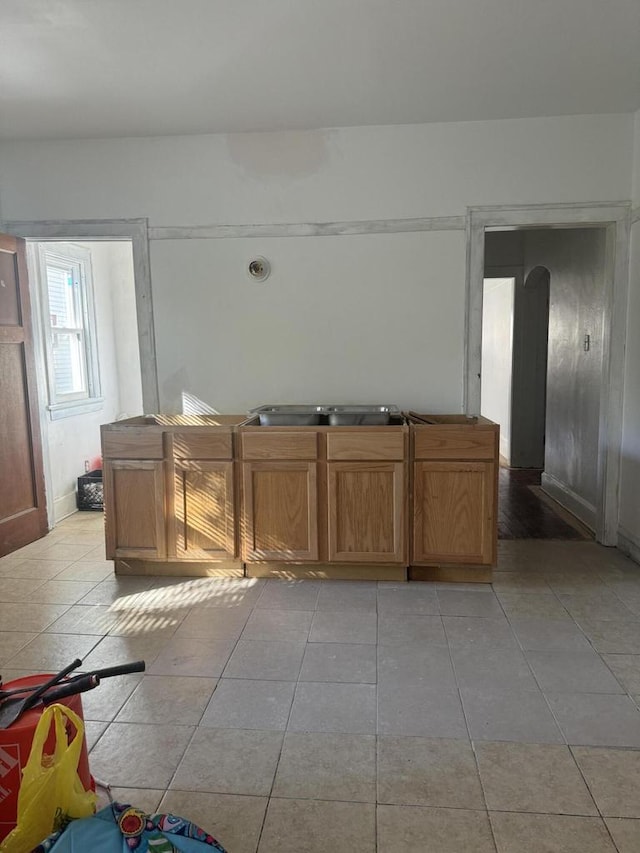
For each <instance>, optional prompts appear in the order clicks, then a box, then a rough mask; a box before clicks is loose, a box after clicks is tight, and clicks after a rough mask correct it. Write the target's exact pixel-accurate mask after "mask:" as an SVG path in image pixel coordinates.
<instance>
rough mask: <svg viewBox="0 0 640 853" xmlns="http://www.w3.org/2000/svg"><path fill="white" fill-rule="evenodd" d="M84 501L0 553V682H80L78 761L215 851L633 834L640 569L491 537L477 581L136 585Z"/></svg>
mask: <svg viewBox="0 0 640 853" xmlns="http://www.w3.org/2000/svg"><path fill="white" fill-rule="evenodd" d="M101 524H102V521H101V518H100V517H99V516H97V515H95V514H89V513H86V514H85V513H80V514H77V515H75V516H72V517H71V518H70V519H68V520H67V521H65V522H63V523H62V524H60V525H59V527H57V528H56V530H55V531H54V532H53V533H51V534H50V535H49V536H48V537H46V538H45V539H43V540H41V541H39V542H37V543H34V544H33V545H30V546H28V547H27V548H24V549H22V551H20V552H17V553H15V554H12V555H10V556H9V557H5V558H3V559H1V560H0V672H2V675H3V677H4V679H5V681H7V680H10V679H11V678H14V677H17V676H19V675H22V674H26V673H33V672H38V671H49V670H56V669H58V668H60V667H62V666H63V665H64V664H65V663H67V662H68V661H70V660H72V659H73V658H74V657H76V656H78V655H79V656H82V657H84V658H85V667H87V668H89V667H92V666H94V665H95V666H107V665H111V664H114V663H116V662H124V661H129V660H135V659H138V658H144V659H145V660H146V661H147V665H148V668H147V673H146V674H145V675H144V676H135V675H134V676H127V677H125V678H120V679H112V680H110V681H105V682H104V683H103V684H102V685H101V686H100V687H99V688H98V689H97V690H96V691H95V692H93V693H89V694H86V695H85V697H84V708H85V716H86V719H87V721H88V722H87V730H88V736H89V740H90V743H91V746H92V751H91V756H90V763H91V768H92V772H93V773H94V775H96V776H98V777H99V778H102V779H106V780H109V781H110V782H111V784H112V785H113V786H114V788H115V791H116V795H117V797H118V798H119V799H120V800H125V801H130V802H132V803H134V804H136V805H138V806H140V807H142V808H145V809H148V810H154V809H156V808H157V807H158V806H160V807H161V808H162V809H165V810H168V811H173V812H174V813H177V814H180V815H184V816H185V817H189V818H191V819H193V820H195V821H196V822H198V823H200V824H201V825H202V826H204V827H205V828H207V829H208V830H209V831H211V832H213V833H214V834H215V835H217V836H218V837H219V839H220V840H221V842H222V843H223V844H224V845H225V846H226V847H227V849H228V850H229V853H256V851H259V853H320V851H323V853H324V851H326V850H332V851H334V853H343V851H344V853H373V851H376V850H379V851H382V850H384V851H394V853H431V851H433V853H462V851H474V853H485V851H486V853H496V851H497V853H525V851H526V853H530V851H535V853H552V851H553V853H556V851H562V853H611V852H612V851H616V850H617V851H618V852H619V853H633V851H638V850H640V710H639V707H640V567H639V566H638V565H636V564H635V563H632V562H631V561H629V560H627V559H626V558H625V557H623V556H622V555H621V554H620V553H619V552H617V551H615V550H612V549H605V548H601V547H600V546H598V545H595V544H594V543H592V542H585V541H578V542H568V541H566V542H562V541H544V540H541V541H533V540H521V541H517V540H512V541H503V542H501V543H500V563H499V568H498V571H497V572H496V574H495V582H494V584H493V585H492V587H489V586H481V585H477V586H476V585H457V586H452V585H447V584H412V585H400V584H390V583H380V584H379V585H378V584H376V583H355V582H353V583H350V582H333V583H332V582H317V581H309V582H305V581H302V582H297V583H296V582H281V581H260V580H233V581H216V580H207V579H191V580H189V579H187V580H178V579H171V578H158V577H155V578H152V577H150V578H128V579H119V580H117V579H116V578H115V577H114V575H113V571H112V564H111V563H109V562H106V561H105V560H104V551H103V545H102V532H101Z"/></svg>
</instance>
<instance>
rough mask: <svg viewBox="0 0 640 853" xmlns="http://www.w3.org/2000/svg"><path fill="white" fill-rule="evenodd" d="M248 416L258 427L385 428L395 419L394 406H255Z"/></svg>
mask: <svg viewBox="0 0 640 853" xmlns="http://www.w3.org/2000/svg"><path fill="white" fill-rule="evenodd" d="M249 414H252V415H257V416H258V417H259V419H260V425H261V426H317V425H318V424H327V423H328V424H329V425H330V426H357V425H362V426H372V425H377V424H379V425H384V424H388V423H389V421H390V419H391V416H392V415H398V414H399V410H398V407H397V406H373V405H372V406H361V405H351V406H350V405H344V406H318V405H308V406H259V407H258V408H256V409H252V410H251V411H250V413H249Z"/></svg>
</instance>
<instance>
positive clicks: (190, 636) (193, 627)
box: [176, 607, 269, 640]
mask: <svg viewBox="0 0 640 853" xmlns="http://www.w3.org/2000/svg"><path fill="white" fill-rule="evenodd" d="M251 612H252V611H251V608H250V607H226V608H225V607H218V608H215V607H207V608H202V609H197V610H196V609H193V610H190V611H189V612H188V613H187V615H186V616H185V618H184V619H183V621H182V622H181V623H180V626H179V627H178V630H177V631H176V639H180V640H195V639H202V640H213V639H222V638H223V637H231V638H235V639H237V638H238V637H239V636H240V634H241V633H242V629H243V628H244V626H245V624H246V621H247V619H248V618H249V615H250V614H251ZM268 612H269V611H265V613H268Z"/></svg>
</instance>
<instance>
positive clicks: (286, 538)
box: [241, 461, 318, 561]
mask: <svg viewBox="0 0 640 853" xmlns="http://www.w3.org/2000/svg"><path fill="white" fill-rule="evenodd" d="M316 469H317V463H316V462H303V461H290V462H289V461H288V462H280V461H278V462H275V461H273V462H271V461H269V462H266V461H265V462H245V463H243V511H242V530H241V537H242V543H243V547H242V550H243V557H244V559H245V560H254V561H260V560H287V561H295V560H317V559H318V496H317V481H316V474H317V471H316Z"/></svg>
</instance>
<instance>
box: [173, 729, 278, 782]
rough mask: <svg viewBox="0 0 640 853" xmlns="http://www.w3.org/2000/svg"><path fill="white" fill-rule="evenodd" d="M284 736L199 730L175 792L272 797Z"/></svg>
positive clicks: (188, 751) (222, 730)
mask: <svg viewBox="0 0 640 853" xmlns="http://www.w3.org/2000/svg"><path fill="white" fill-rule="evenodd" d="M282 739H283V735H282V733H281V732H266V731H249V730H247V729H197V730H196V733H195V735H194V737H193V740H192V741H191V743H190V744H189V748H188V749H187V751H186V753H185V756H184V759H183V760H182V763H181V764H180V767H179V768H178V770H177V772H176V774H175V776H174V778H173V780H172V781H171V789H172V790H173V789H175V790H178V791H185V790H189V791H207V792H209V793H212V794H251V795H254V796H268V794H269V792H270V791H271V786H272V784H273V778H274V776H275V773H276V765H277V763H278V758H279V756H280V749H281V747H282Z"/></svg>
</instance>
